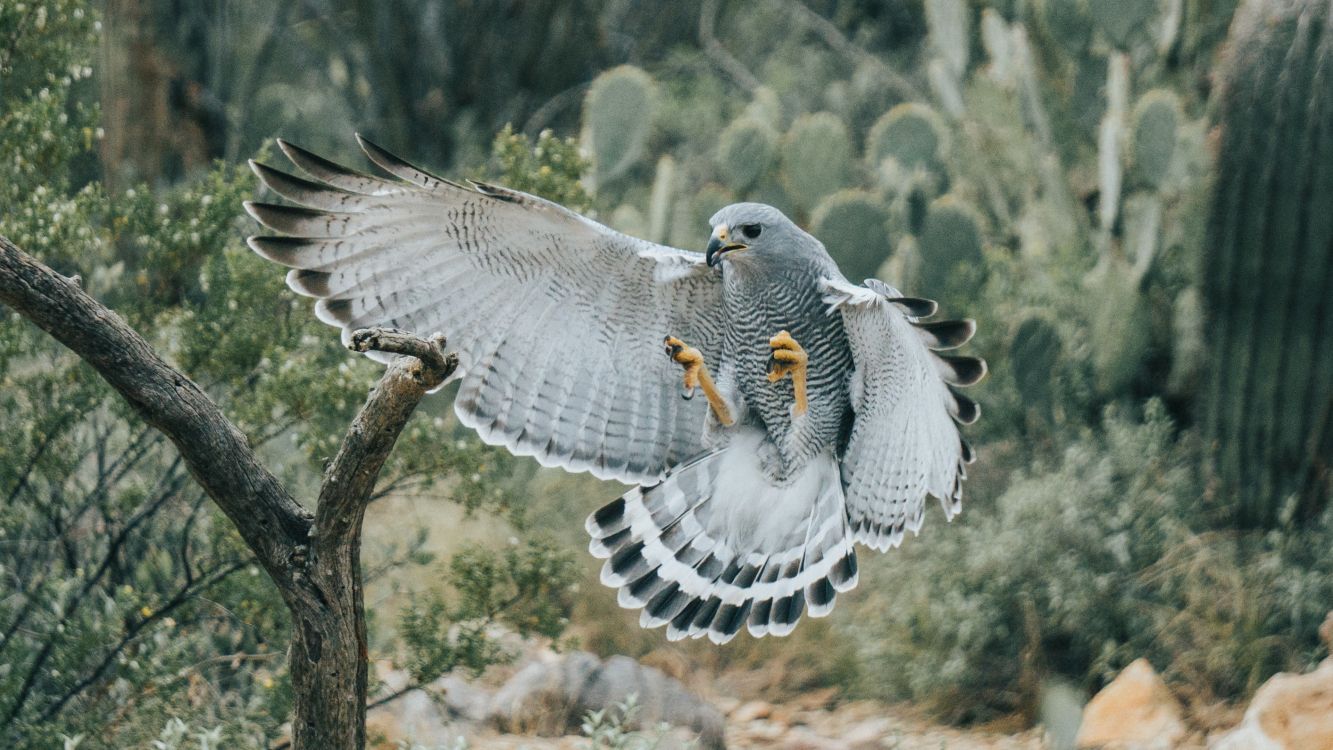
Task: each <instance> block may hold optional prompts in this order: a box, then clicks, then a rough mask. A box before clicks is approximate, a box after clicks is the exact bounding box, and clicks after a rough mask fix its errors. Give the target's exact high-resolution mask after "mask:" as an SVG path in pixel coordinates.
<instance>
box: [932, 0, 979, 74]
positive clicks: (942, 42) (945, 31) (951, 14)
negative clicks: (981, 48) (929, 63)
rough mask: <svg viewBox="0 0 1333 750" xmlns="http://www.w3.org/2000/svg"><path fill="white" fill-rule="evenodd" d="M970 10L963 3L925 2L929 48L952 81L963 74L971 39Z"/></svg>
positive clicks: (954, 0)
mask: <svg viewBox="0 0 1333 750" xmlns="http://www.w3.org/2000/svg"><path fill="white" fill-rule="evenodd" d="M970 20H971V11H970V9H969V8H968V4H967V3H966V2H965V1H964V0H926V28H927V29H928V30H929V32H930V46H931V47H934V48H935V53H936V54H937V55H939V57H940V59H941V60H943V61H944V63H945V66H946V68H947V69H948V72H949V73H950V74H951V75H952V76H954V77H955V78H958V77H961V76H962V75H963V73H964V72H966V71H967V58H968V53H969V52H970V51H971V47H972V39H971V36H970V33H969V32H970V29H969V26H970V25H971V24H970Z"/></svg>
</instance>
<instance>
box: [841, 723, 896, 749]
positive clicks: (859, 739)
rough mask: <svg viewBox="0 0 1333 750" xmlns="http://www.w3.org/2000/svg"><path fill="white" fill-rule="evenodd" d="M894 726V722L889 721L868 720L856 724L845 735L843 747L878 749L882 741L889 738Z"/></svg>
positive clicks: (843, 736)
mask: <svg viewBox="0 0 1333 750" xmlns="http://www.w3.org/2000/svg"><path fill="white" fill-rule="evenodd" d="M892 726H893V722H891V721H889V720H888V719H867V720H866V721H862V722H860V723H858V724H854V725H852V727H851V728H849V729H848V730H847V731H846V732H844V733H843V735H842V743H843V745H842V746H843V747H847V748H852V749H853V750H860V749H861V748H877V747H879V746H880V741H881V740H883V739H884V738H886V737H888V736H889V733H890V729H891V728H892Z"/></svg>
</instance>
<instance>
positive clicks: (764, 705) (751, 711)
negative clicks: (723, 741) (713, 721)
mask: <svg viewBox="0 0 1333 750" xmlns="http://www.w3.org/2000/svg"><path fill="white" fill-rule="evenodd" d="M772 715H773V704H772V703H768V702H765V701H750V702H749V703H742V704H741V705H740V707H739V708H737V709H736V710H735V711H732V712H731V715H730V716H728V717H727V718H728V719H730V720H732V721H734V722H738V723H741V724H745V723H747V722H751V721H754V720H756V719H767V718H768V717H769V716H772Z"/></svg>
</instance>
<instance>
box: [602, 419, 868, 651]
mask: <svg viewBox="0 0 1333 750" xmlns="http://www.w3.org/2000/svg"><path fill="white" fill-rule="evenodd" d="M763 439H764V435H763V432H762V431H760V430H758V429H743V430H742V431H740V432H738V433H737V434H736V435H735V436H734V437H733V438H732V440H731V441H730V442H729V443H728V444H727V445H726V446H724V447H722V448H720V449H718V450H716V451H714V452H710V453H705V454H703V455H700V456H697V457H696V458H694V459H692V460H690V461H686V462H684V463H682V464H680V465H679V466H677V467H675V468H673V469H672V470H671V471H670V472H668V473H667V475H666V477H665V478H664V479H663V480H662V481H661V482H660V483H659V484H656V485H653V486H650V487H640V488H635V489H633V490H630V491H629V492H627V493H625V494H624V495H623V496H622V497H620V498H618V499H616V500H614V501H613V502H611V503H608V504H607V505H606V506H604V507H602V508H601V509H600V510H598V511H597V512H595V513H593V514H592V515H591V516H589V517H588V521H587V529H588V533H589V534H590V535H591V536H592V541H591V543H590V544H589V550H590V551H591V552H592V554H593V555H595V556H597V557H599V558H603V559H605V560H606V563H605V564H604V565H603V567H602V583H604V584H606V585H607V586H610V587H612V588H616V589H619V593H618V595H617V597H618V600H619V602H620V605H621V606H623V607H626V608H633V609H642V612H641V614H640V616H639V622H640V624H641V625H642V626H643V627H647V628H654V627H659V626H662V625H666V626H667V637H668V638H669V639H671V640H678V639H680V638H684V637H686V636H690V637H694V638H701V637H704V636H707V637H708V638H709V639H710V640H712V641H713V642H714V643H726V642H727V641H729V640H731V639H732V638H734V637H735V635H736V634H737V633H738V632H740V629H741V627H742V626H744V627H746V628H747V629H748V630H749V631H750V634H751V635H753V636H755V637H762V636H764V635H769V634H772V635H777V636H782V635H787V634H788V633H790V632H791V631H792V630H793V629H794V628H795V627H796V623H797V622H798V621H799V620H800V618H801V615H802V613H803V612H804V611H805V610H806V609H807V608H808V609H809V611H810V615H811V616H812V617H822V616H824V615H826V614H828V613H829V612H830V611H832V609H833V604H834V600H835V598H836V597H837V594H838V592H840V591H847V590H849V589H851V588H853V587H854V586H856V581H857V568H856V552H855V550H854V549H853V539H852V532H851V529H850V528H849V527H848V525H847V516H846V510H845V508H844V501H843V495H842V486H841V482H840V479H839V473H838V466H837V462H836V460H835V459H834V457H833V456H832V454H828V455H821V456H819V457H817V458H816V459H815V460H813V461H811V463H810V464H809V465H807V466H806V467H805V469H804V470H803V471H802V473H801V474H800V475H799V476H797V477H794V478H792V479H791V480H790V481H788V482H785V483H784V484H783V485H782V486H777V485H775V484H774V483H773V482H772V480H770V479H769V478H768V476H767V475H766V474H765V472H764V471H763V468H762V466H761V465H760V459H759V447H760V443H761V442H762V441H763Z"/></svg>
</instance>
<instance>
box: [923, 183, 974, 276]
mask: <svg viewBox="0 0 1333 750" xmlns="http://www.w3.org/2000/svg"><path fill="white" fill-rule="evenodd" d="M918 242H919V244H920V248H921V293H922V294H924V295H926V296H928V297H929V296H934V297H938V298H944V299H947V298H948V297H949V290H950V289H953V288H954V287H955V286H956V285H955V284H953V283H951V281H952V279H953V277H954V276H955V275H957V274H967V275H972V274H975V273H976V272H977V271H978V270H979V269H980V268H981V267H982V263H983V259H982V253H981V248H982V231H981V220H980V218H979V217H978V215H977V212H976V209H974V208H972V207H971V206H969V205H968V204H966V203H965V202H963V201H962V200H960V199H958V198H956V197H954V196H952V195H946V196H944V197H942V198H938V199H936V200H935V202H933V203H931V204H930V208H929V209H928V210H927V211H926V218H925V221H924V222H923V224H922V227H921V234H920V236H919V237H918Z"/></svg>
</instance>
